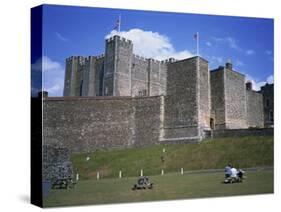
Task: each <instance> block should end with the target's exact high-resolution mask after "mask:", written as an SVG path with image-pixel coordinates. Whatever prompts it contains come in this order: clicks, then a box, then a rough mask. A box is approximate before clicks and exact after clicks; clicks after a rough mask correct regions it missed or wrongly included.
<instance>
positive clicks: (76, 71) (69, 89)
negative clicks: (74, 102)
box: [63, 56, 85, 96]
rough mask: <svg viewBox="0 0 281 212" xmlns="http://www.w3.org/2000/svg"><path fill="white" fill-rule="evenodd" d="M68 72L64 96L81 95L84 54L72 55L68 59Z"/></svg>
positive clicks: (66, 73)
mask: <svg viewBox="0 0 281 212" xmlns="http://www.w3.org/2000/svg"><path fill="white" fill-rule="evenodd" d="M65 63H66V72H65V79H64V91H63V95H64V96H81V95H82V85H83V80H82V78H83V69H84V67H85V58H84V57H82V56H71V57H69V58H67V59H66V61H65Z"/></svg>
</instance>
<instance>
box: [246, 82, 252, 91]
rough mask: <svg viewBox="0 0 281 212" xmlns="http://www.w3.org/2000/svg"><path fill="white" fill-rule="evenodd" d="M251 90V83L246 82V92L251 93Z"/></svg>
mask: <svg viewBox="0 0 281 212" xmlns="http://www.w3.org/2000/svg"><path fill="white" fill-rule="evenodd" d="M252 89H253V85H252V82H251V81H248V82H246V90H247V91H251V90H252Z"/></svg>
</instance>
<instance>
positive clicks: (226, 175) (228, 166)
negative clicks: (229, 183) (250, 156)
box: [224, 163, 232, 178]
mask: <svg viewBox="0 0 281 212" xmlns="http://www.w3.org/2000/svg"><path fill="white" fill-rule="evenodd" d="M231 168H232V165H231V164H230V163H229V164H228V165H227V166H226V167H225V168H224V173H225V178H228V177H230V176H231V175H232V171H231Z"/></svg>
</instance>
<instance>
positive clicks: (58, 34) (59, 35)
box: [55, 32, 69, 42]
mask: <svg viewBox="0 0 281 212" xmlns="http://www.w3.org/2000/svg"><path fill="white" fill-rule="evenodd" d="M55 35H56V37H57V39H59V40H60V41H63V42H67V41H69V39H68V38H66V37H64V36H63V35H62V34H60V33H58V32H55Z"/></svg>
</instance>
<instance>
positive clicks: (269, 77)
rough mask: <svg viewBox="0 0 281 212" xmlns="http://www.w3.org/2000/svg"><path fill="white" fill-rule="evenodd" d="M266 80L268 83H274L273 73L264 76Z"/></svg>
mask: <svg viewBox="0 0 281 212" xmlns="http://www.w3.org/2000/svg"><path fill="white" fill-rule="evenodd" d="M266 82H267V83H269V84H272V83H274V77H273V75H270V76H268V77H267V78H266Z"/></svg>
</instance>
